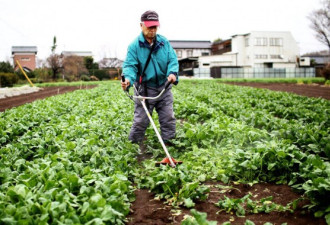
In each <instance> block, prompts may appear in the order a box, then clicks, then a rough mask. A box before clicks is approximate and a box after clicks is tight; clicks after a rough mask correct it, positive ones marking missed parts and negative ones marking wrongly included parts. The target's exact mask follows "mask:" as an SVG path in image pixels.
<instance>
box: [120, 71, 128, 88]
mask: <svg viewBox="0 0 330 225" xmlns="http://www.w3.org/2000/svg"><path fill="white" fill-rule="evenodd" d="M121 81H122V82H125V75H121ZM128 89H129V87H127V88H126V90H124V91H127V92H128Z"/></svg>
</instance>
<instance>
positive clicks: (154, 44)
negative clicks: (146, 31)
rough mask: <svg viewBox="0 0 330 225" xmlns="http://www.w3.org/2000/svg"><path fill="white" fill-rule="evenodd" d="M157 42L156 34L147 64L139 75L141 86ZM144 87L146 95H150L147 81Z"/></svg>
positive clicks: (147, 102) (147, 104) (147, 103)
mask: <svg viewBox="0 0 330 225" xmlns="http://www.w3.org/2000/svg"><path fill="white" fill-rule="evenodd" d="M156 44H157V39H156V36H155V38H154V40H153V44H152V46H151V49H150V53H149V55H148V59H147V61H146V65H145V66H144V68H143V71H142V73H141V74H140V77H139V85H140V87H141V85H142V80H143V76H144V72H145V71H146V69H147V67H148V65H149V62H150V59H151V54H152V52H153V51H154V49H155V46H156ZM143 89H144V96H148V87H147V82H145V83H144V87H143ZM145 101H146V106H147V109H148V110H149V108H150V107H149V101H148V100H145Z"/></svg>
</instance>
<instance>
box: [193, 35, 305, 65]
mask: <svg viewBox="0 0 330 225" xmlns="http://www.w3.org/2000/svg"><path fill="white" fill-rule="evenodd" d="M228 41H229V42H230V44H229V46H230V47H229V48H227V52H224V53H222V54H220V55H210V56H201V57H199V59H198V62H199V68H211V67H241V68H242V67H243V68H294V67H296V65H297V58H298V57H299V48H298V45H297V43H296V41H295V40H294V38H293V36H292V35H291V33H290V32H285V31H282V32H281V31H278V32H277V31H252V32H250V33H248V34H241V35H234V36H232V38H231V39H230V40H226V41H224V42H226V45H227V46H228ZM216 47H218V48H219V49H221V48H223V46H222V45H221V42H220V43H217V44H215V46H213V47H212V50H213V51H214V48H216Z"/></svg>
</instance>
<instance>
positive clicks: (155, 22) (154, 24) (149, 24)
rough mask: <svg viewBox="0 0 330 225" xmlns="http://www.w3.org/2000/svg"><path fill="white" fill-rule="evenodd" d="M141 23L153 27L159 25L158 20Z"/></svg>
mask: <svg viewBox="0 0 330 225" xmlns="http://www.w3.org/2000/svg"><path fill="white" fill-rule="evenodd" d="M143 23H144V25H145V26H146V27H155V26H157V27H159V25H160V24H159V21H143Z"/></svg>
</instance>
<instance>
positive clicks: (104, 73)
mask: <svg viewBox="0 0 330 225" xmlns="http://www.w3.org/2000/svg"><path fill="white" fill-rule="evenodd" d="M93 72H94V76H95V77H97V78H98V79H99V80H106V79H109V78H110V77H109V73H108V70H94V71H93Z"/></svg>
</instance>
